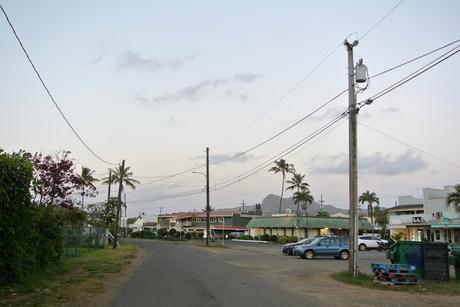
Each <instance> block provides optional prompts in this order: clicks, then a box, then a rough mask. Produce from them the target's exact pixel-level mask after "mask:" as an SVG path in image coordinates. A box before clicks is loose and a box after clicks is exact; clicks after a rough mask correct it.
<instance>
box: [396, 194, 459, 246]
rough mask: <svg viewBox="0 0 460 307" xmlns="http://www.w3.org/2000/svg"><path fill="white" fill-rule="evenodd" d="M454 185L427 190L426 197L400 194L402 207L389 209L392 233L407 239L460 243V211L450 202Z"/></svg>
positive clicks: (399, 205) (399, 203)
mask: <svg viewBox="0 0 460 307" xmlns="http://www.w3.org/2000/svg"><path fill="white" fill-rule="evenodd" d="M454 191H455V190H454V187H453V186H444V187H443V188H442V189H432V188H424V189H423V198H415V197H413V196H400V197H399V201H398V206H395V207H392V208H389V209H388V214H389V219H388V220H389V221H388V222H389V229H390V234H391V235H395V234H398V233H402V234H403V237H402V239H403V240H410V241H425V240H426V241H430V242H438V241H439V242H449V241H451V242H454V243H460V212H458V211H456V210H455V208H454V207H452V206H448V205H447V204H446V199H447V195H448V194H449V193H452V192H454Z"/></svg>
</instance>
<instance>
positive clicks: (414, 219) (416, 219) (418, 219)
mask: <svg viewBox="0 0 460 307" xmlns="http://www.w3.org/2000/svg"><path fill="white" fill-rule="evenodd" d="M421 222H423V221H422V217H421V216H413V217H412V223H414V224H420V223H421Z"/></svg>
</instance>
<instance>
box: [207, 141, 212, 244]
mask: <svg viewBox="0 0 460 307" xmlns="http://www.w3.org/2000/svg"><path fill="white" fill-rule="evenodd" d="M210 211H211V207H210V206H209V148H208V147H206V246H209V213H210Z"/></svg>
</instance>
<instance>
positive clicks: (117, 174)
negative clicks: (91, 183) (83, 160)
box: [102, 165, 140, 192]
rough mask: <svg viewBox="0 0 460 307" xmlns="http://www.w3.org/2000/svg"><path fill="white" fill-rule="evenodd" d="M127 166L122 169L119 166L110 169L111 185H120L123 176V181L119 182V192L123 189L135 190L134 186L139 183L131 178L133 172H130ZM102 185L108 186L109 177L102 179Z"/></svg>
mask: <svg viewBox="0 0 460 307" xmlns="http://www.w3.org/2000/svg"><path fill="white" fill-rule="evenodd" d="M130 168H131V167H129V166H125V167H124V168H122V167H121V165H118V166H117V167H116V168H115V169H112V181H111V182H110V183H111V184H120V178H121V175H123V180H122V182H121V191H122V192H123V191H124V190H125V187H130V188H131V189H133V190H135V189H136V184H139V183H140V182H139V181H138V180H136V179H134V178H133V172H131V171H130ZM102 184H109V177H105V178H102Z"/></svg>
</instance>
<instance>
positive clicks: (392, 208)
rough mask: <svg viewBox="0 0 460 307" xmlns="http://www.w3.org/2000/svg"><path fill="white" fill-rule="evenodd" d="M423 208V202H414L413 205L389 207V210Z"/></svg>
mask: <svg viewBox="0 0 460 307" xmlns="http://www.w3.org/2000/svg"><path fill="white" fill-rule="evenodd" d="M419 208H422V209H423V204H413V205H399V206H395V207H391V208H388V209H387V210H408V209H419Z"/></svg>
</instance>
